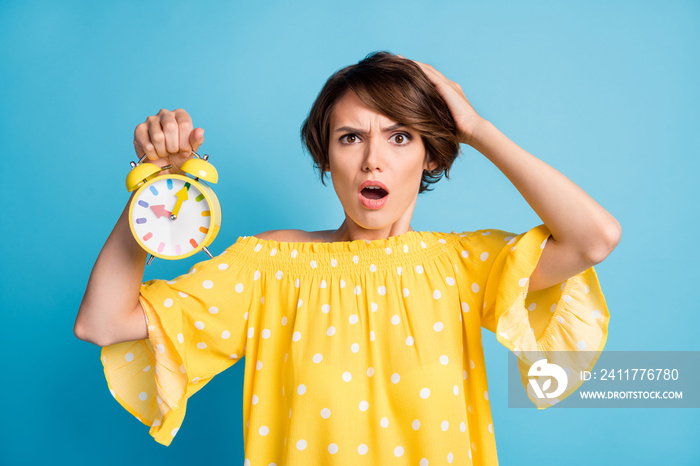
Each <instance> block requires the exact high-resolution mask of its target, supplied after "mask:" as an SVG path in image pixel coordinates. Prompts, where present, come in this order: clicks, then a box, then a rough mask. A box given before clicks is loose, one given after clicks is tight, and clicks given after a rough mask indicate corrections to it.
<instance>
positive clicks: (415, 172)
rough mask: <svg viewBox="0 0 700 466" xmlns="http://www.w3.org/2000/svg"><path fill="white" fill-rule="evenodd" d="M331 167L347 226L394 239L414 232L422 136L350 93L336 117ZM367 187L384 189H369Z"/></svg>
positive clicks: (422, 164) (422, 158) (423, 166)
mask: <svg viewBox="0 0 700 466" xmlns="http://www.w3.org/2000/svg"><path fill="white" fill-rule="evenodd" d="M328 151H329V167H326V168H327V169H328V168H329V169H330V172H331V179H332V180H333V187H334V188H335V192H336V194H337V195H338V198H339V199H340V202H341V203H342V204H343V208H344V210H345V217H346V223H347V226H348V227H349V228H352V229H353V230H355V232H361V231H362V230H374V231H373V232H372V233H373V234H372V235H370V236H377V237H384V238H386V237H388V236H392V235H396V234H402V233H404V232H405V231H409V230H410V222H411V217H412V215H413V209H414V207H415V204H416V199H417V197H418V189H419V187H420V181H421V176H422V174H423V170H424V169H426V170H430V169H432V168H434V167H435V164H429V163H428V161H427V157H426V153H425V146H424V145H423V141H422V139H421V137H420V134H419V133H418V132H417V131H415V130H413V129H411V128H409V127H406V126H403V125H401V124H400V123H397V122H396V121H393V120H390V119H389V118H388V117H386V116H384V115H382V114H380V113H377V112H375V111H374V110H372V109H370V108H369V107H367V106H366V105H365V104H364V103H362V101H361V100H360V99H359V98H358V97H357V95H356V94H355V93H354V92H351V91H348V92H346V94H345V95H344V96H343V97H342V98H341V99H339V100H338V102H336V105H335V108H334V109H333V113H332V114H331V128H330V143H329V148H328ZM367 184H370V185H372V184H374V185H378V186H380V188H379V189H373V188H368V187H367Z"/></svg>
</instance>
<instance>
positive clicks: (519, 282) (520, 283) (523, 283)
mask: <svg viewBox="0 0 700 466" xmlns="http://www.w3.org/2000/svg"><path fill="white" fill-rule="evenodd" d="M518 285H520V286H525V285H527V277H523V278H521V279H520V280H518Z"/></svg>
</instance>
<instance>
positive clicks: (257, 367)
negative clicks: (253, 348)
mask: <svg viewBox="0 0 700 466" xmlns="http://www.w3.org/2000/svg"><path fill="white" fill-rule="evenodd" d="M262 366H263V363H262V361H260V360H258V362H257V364H255V370H258V371H259V370H260V369H262Z"/></svg>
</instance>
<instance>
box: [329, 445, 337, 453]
mask: <svg viewBox="0 0 700 466" xmlns="http://www.w3.org/2000/svg"><path fill="white" fill-rule="evenodd" d="M328 453H330V454H331V455H335V454H336V453H338V445H336V444H335V443H331V444H330V445H328Z"/></svg>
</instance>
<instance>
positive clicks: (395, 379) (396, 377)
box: [391, 373, 401, 383]
mask: <svg viewBox="0 0 700 466" xmlns="http://www.w3.org/2000/svg"><path fill="white" fill-rule="evenodd" d="M399 380H401V376H400V375H399V374H397V373H394V374H391V382H392V383H399Z"/></svg>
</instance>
